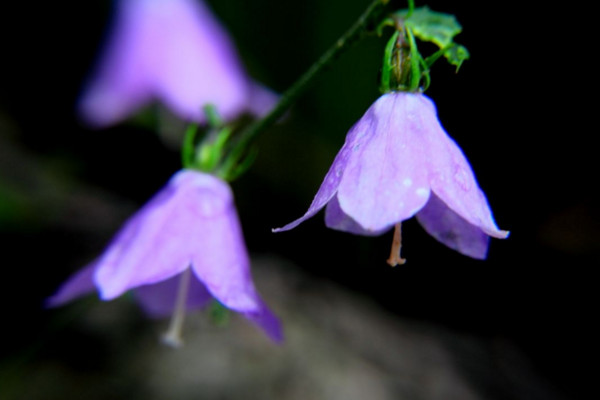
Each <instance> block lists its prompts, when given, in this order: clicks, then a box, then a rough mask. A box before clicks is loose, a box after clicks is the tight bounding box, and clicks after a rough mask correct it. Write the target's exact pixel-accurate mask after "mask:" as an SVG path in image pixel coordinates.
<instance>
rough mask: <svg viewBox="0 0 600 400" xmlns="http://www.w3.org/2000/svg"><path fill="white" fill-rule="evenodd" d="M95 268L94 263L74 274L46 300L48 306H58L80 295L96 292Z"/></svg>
mask: <svg viewBox="0 0 600 400" xmlns="http://www.w3.org/2000/svg"><path fill="white" fill-rule="evenodd" d="M95 270H96V264H95V263H92V264H90V265H88V266H87V267H85V268H83V269H81V270H79V271H78V272H76V273H75V274H73V276H71V277H70V278H69V279H68V280H67V281H66V282H65V283H63V284H62V286H61V287H60V288H59V289H58V290H57V292H56V293H55V294H54V295H53V296H52V297H50V298H48V299H47V300H46V306H48V307H57V306H60V305H63V304H65V303H68V302H69V301H71V300H74V299H76V298H78V297H81V296H84V295H86V294H89V293H91V292H95V291H96V286H95V285H94V280H93V276H94V272H95Z"/></svg>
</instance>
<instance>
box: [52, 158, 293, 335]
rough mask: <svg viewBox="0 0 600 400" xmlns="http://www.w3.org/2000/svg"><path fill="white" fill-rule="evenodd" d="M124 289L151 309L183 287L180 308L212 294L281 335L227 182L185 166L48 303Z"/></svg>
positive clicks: (166, 306)
mask: <svg viewBox="0 0 600 400" xmlns="http://www.w3.org/2000/svg"><path fill="white" fill-rule="evenodd" d="M182 286H184V287H183V288H182ZM130 289H133V290H134V291H135V294H136V297H137V298H138V300H139V301H140V303H141V305H142V307H143V308H144V309H145V310H146V311H147V312H148V313H149V314H151V315H153V316H164V315H166V314H168V313H170V312H172V311H173V310H174V309H175V308H176V303H177V301H176V298H177V296H178V295H179V296H180V297H181V290H183V294H184V295H185V296H184V298H183V299H182V304H179V305H180V306H181V307H184V306H185V308H187V309H193V308H198V307H202V306H205V305H206V304H207V303H208V302H209V301H210V300H212V299H216V300H218V301H219V302H220V303H221V304H222V305H224V306H225V307H227V308H229V309H231V310H234V311H237V312H239V313H241V314H243V315H244V316H245V317H246V318H248V319H249V320H251V321H252V322H254V323H256V324H257V325H258V326H259V327H260V328H262V329H263V330H264V331H265V333H266V334H267V335H268V336H269V337H270V338H271V339H273V340H275V341H280V340H282V333H281V327H280V325H279V321H278V320H277V318H276V317H275V316H274V315H273V313H272V312H271V311H270V310H269V309H268V307H267V306H266V305H265V304H264V302H263V301H262V300H261V298H260V297H259V295H258V293H257V291H256V288H255V286H254V283H253V281H252V277H251V274H250V263H249V258H248V253H247V250H246V247H245V244H244V240H243V236H242V231H241V227H240V224H239V220H238V217H237V213H236V210H235V205H234V202H233V196H232V193H231V189H230V188H229V185H227V183H225V182H224V181H222V180H220V179H219V178H217V177H215V176H212V175H209V174H206V173H202V172H197V171H193V170H185V169H184V170H181V171H179V172H178V173H176V174H175V175H174V176H173V177H172V178H171V180H170V181H169V182H168V184H167V185H166V186H165V187H164V188H163V189H162V190H161V191H160V192H159V193H157V194H156V195H155V196H154V197H153V198H152V199H151V200H150V201H149V202H148V203H147V204H146V205H144V206H143V207H142V208H141V209H140V210H139V211H138V212H137V213H136V214H135V215H134V216H133V217H131V219H129V220H128V221H127V222H126V223H125V225H124V226H123V228H122V229H121V230H120V232H118V233H117V235H116V236H115V238H114V239H113V241H112V243H110V245H109V246H108V247H107V248H106V250H105V251H104V253H103V254H102V255H101V256H100V257H99V258H98V259H97V260H96V261H94V262H93V263H92V264H91V265H89V266H87V267H86V268H84V269H83V270H82V271H80V272H79V273H77V274H75V275H74V276H73V277H72V278H71V279H69V280H68V281H67V282H66V283H65V284H64V285H63V286H62V287H61V288H60V289H59V291H58V292H57V293H56V294H55V295H54V296H53V297H52V298H50V299H49V301H48V303H49V305H51V306H57V305H61V304H64V303H66V302H68V301H70V300H72V299H74V298H76V297H79V296H81V295H84V294H87V293H89V292H92V291H95V290H98V292H99V293H100V297H101V298H102V299H103V300H111V299H114V298H116V297H118V296H120V295H122V294H123V293H125V292H126V291H128V290H130ZM186 293H187V295H186Z"/></svg>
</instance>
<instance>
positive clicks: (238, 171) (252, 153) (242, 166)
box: [222, 146, 258, 182]
mask: <svg viewBox="0 0 600 400" xmlns="http://www.w3.org/2000/svg"><path fill="white" fill-rule="evenodd" d="M256 156H258V147H256V146H253V147H251V148H250V149H248V150H247V151H246V155H245V156H244V158H243V159H242V160H241V161H240V162H239V163H238V164H236V165H233V164H231V163H226V166H225V167H224V170H223V174H222V175H223V179H225V180H226V181H227V182H232V181H234V180H236V179H237V178H238V177H240V176H241V175H242V174H243V173H244V172H246V171H247V170H248V168H250V166H252V164H254V160H256Z"/></svg>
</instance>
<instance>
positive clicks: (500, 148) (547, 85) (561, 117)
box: [0, 0, 600, 398]
mask: <svg viewBox="0 0 600 400" xmlns="http://www.w3.org/2000/svg"><path fill="white" fill-rule="evenodd" d="M13 3H15V4H12V5H3V7H8V9H5V10H4V11H3V12H2V19H4V20H6V21H5V23H2V24H1V25H2V28H0V29H2V32H0V33H1V37H2V38H1V41H2V42H1V43H0V44H1V45H2V53H3V56H2V62H1V64H2V65H1V66H0V68H1V69H0V72H1V74H0V168H1V169H0V247H1V251H2V255H3V257H2V260H3V262H2V271H3V274H2V282H3V286H4V289H3V290H2V291H1V293H0V299H1V300H2V304H3V319H4V321H5V322H4V323H3V328H2V336H3V338H2V346H1V347H0V356H2V357H6V359H9V358H10V357H14V356H15V355H18V354H22V353H24V352H28V351H31V350H32V349H31V348H32V344H31V343H34V342H35V343H37V341H38V340H39V338H40V336H43V335H44V332H46V331H47V330H48V326H51V325H52V322H53V318H54V314H53V312H49V311H45V310H43V309H42V308H41V304H42V302H43V299H44V298H46V297H47V296H48V295H50V294H51V293H52V292H53V291H54V290H55V288H56V287H57V285H59V284H60V283H61V282H62V281H63V280H64V279H65V278H66V277H67V276H68V275H69V274H70V273H71V272H72V271H75V270H76V269H77V268H79V267H80V266H81V265H84V264H85V263H86V262H88V261H89V260H90V259H91V258H93V257H94V255H95V254H98V253H99V252H100V251H101V249H102V248H103V246H104V244H105V243H106V241H107V240H108V239H109V238H110V236H111V234H112V233H113V232H114V230H115V229H116V228H118V226H119V224H120V222H122V221H123V220H124V219H125V218H126V217H127V215H129V214H130V213H131V212H133V211H134V210H135V208H136V207H137V206H139V205H141V204H142V203H143V202H144V201H145V200H146V199H147V198H148V197H149V196H150V195H151V194H152V193H154V192H155V191H157V190H158V189H159V188H160V187H161V186H162V184H163V183H164V182H165V181H166V180H167V179H168V178H169V177H170V175H171V174H172V173H173V172H174V171H176V170H177V169H178V168H179V155H178V153H177V149H176V148H173V147H170V146H168V145H166V144H165V140H164V137H159V136H157V135H156V134H154V133H153V132H152V131H151V130H149V129H146V128H144V126H143V125H140V124H135V123H128V124H123V125H119V126H115V127H112V128H109V129H106V130H102V131H92V130H89V129H87V128H85V127H84V126H82V125H81V124H80V123H79V122H78V121H77V118H76V115H75V112H74V104H75V101H76V99H77V96H78V93H79V91H80V89H81V87H82V83H83V80H84V79H85V77H86V76H87V75H88V73H89V70H90V68H91V66H92V65H93V62H94V60H95V56H96V55H97V53H98V50H99V48H100V45H101V41H102V38H103V33H104V32H105V30H106V29H107V23H108V21H109V17H110V4H108V2H104V1H99V0H95V1H86V2H73V1H69V2H50V3H44V4H36V3H29V2H20V3H19V4H18V5H17V4H16V3H17V2H13ZM210 3H211V5H212V6H213V9H214V11H215V13H216V14H218V15H219V17H220V19H221V20H222V22H223V23H224V25H226V27H227V28H228V29H229V30H230V32H231V35H232V36H233V37H234V39H235V41H236V43H237V45H238V47H239V51H240V53H241V56H242V58H243V59H244V61H245V64H246V67H247V69H248V71H249V73H250V74H251V75H252V76H253V77H254V78H256V79H257V80H258V81H260V82H262V83H264V84H265V85H267V86H269V87H271V88H272V89H274V90H275V91H278V92H282V91H284V90H285V89H286V88H287V87H289V86H290V85H291V84H292V83H293V82H294V80H295V79H296V78H297V77H298V76H299V75H300V74H301V73H302V72H303V71H305V70H306V69H307V68H308V67H309V66H310V65H311V63H312V62H313V61H314V60H316V58H317V57H318V56H319V55H320V54H321V53H322V52H324V51H325V50H326V49H327V47H328V46H329V45H330V44H332V43H334V41H335V40H336V39H337V38H338V37H339V36H340V35H341V34H342V33H343V32H344V31H345V30H346V29H347V28H348V27H349V26H350V24H351V23H352V22H353V21H354V19H355V18H356V17H357V16H358V15H359V14H360V13H361V12H362V11H363V9H364V7H365V6H366V4H367V3H368V2H367V1H366V0H363V1H358V0H357V1H347V0H346V1H344V0H328V1H317V0H305V1H302V2H278V1H269V0H255V1H252V2H247V1H243V0H228V1H220V2H217V1H211V2H210ZM397 4H399V7H403V6H404V5H403V4H402V2H398V3H397ZM419 4H421V2H418V3H417V5H419ZM427 4H428V5H429V6H430V7H431V8H432V9H434V10H437V11H444V12H449V13H453V14H455V15H456V16H457V18H458V20H459V21H460V22H461V24H462V25H463V28H464V32H463V33H462V34H460V35H459V36H458V37H457V41H458V42H459V43H462V44H464V45H465V46H466V47H467V48H468V49H469V50H470V52H471V56H472V57H471V59H470V60H468V61H467V62H465V64H464V65H463V67H462V68H461V71H460V72H459V73H458V74H455V73H454V69H453V68H452V67H450V66H447V65H444V64H443V63H439V65H436V66H435V67H434V69H433V73H432V84H431V87H430V89H429V90H428V91H427V95H428V96H429V97H431V98H432V99H433V100H434V101H435V102H436V104H437V107H438V113H439V118H440V120H441V121H442V123H443V125H444V127H445V128H446V130H447V131H448V133H449V134H450V135H451V136H452V137H453V138H454V139H456V141H457V142H458V143H459V144H460V145H461V147H462V149H463V151H464V152H465V154H466V155H467V157H468V158H469V160H470V162H471V165H472V166H473V169H474V171H475V172H476V174H477V178H478V180H479V183H480V185H481V187H482V189H483V190H484V191H485V193H486V194H487V197H488V200H489V202H490V205H491V207H492V209H493V211H494V215H495V218H496V221H497V223H498V225H499V227H500V228H502V229H507V230H510V231H511V236H510V238H509V239H507V240H504V241H500V240H492V243H491V247H490V253H489V257H488V260H486V261H476V260H471V259H469V258H466V257H464V256H461V255H459V254H457V253H455V252H452V251H451V250H449V249H447V248H446V247H444V246H442V245H440V244H439V243H437V242H436V241H435V240H434V239H432V238H430V237H428V236H427V235H426V234H425V233H424V231H423V230H422V229H421V228H420V226H419V225H418V224H417V223H416V222H415V221H408V222H407V223H406V224H404V229H403V232H404V238H403V239H404V243H403V244H404V249H403V255H404V256H405V257H406V258H407V259H408V263H407V264H406V265H404V266H401V267H397V268H394V269H392V268H390V267H388V266H387V264H385V262H384V261H385V259H386V258H387V256H388V252H389V246H390V243H391V234H386V235H382V236H381V237H376V238H362V237H354V236H351V235H348V234H344V233H340V232H335V231H331V230H328V229H326V228H325V227H324V224H323V217H322V214H319V215H318V216H317V217H315V218H313V219H311V220H310V221H307V222H305V223H304V224H302V225H301V226H300V227H298V228H296V229H295V230H293V231H291V232H287V233H281V234H276V235H275V234H272V233H271V232H270V230H271V228H273V227H278V226H282V225H284V224H286V223H288V222H289V221H291V220H293V219H296V218H297V217H299V216H300V215H302V214H303V213H304V212H305V210H306V209H307V207H308V205H309V204H310V201H311V200H312V197H313V196H314V194H315V193H316V190H317V189H318V187H319V185H320V183H321V179H322V177H323V176H324V174H325V172H326V171H327V169H328V168H329V165H330V163H331V161H332V160H333V157H334V156H335V154H336V152H337V150H338V149H339V147H340V146H341V144H342V143H343V140H344V135H345V133H346V132H347V130H348V129H349V128H350V126H351V125H352V124H353V123H354V122H356V121H357V120H358V118H360V116H361V115H362V113H363V112H364V111H365V110H366V109H367V108H368V106H369V105H370V104H371V103H372V102H373V101H374V100H375V99H376V98H377V96H378V91H377V74H378V69H379V67H380V59H381V54H382V49H383V46H384V44H385V40H382V39H378V38H376V37H370V38H367V39H365V40H364V41H362V42H360V43H358V44H357V45H355V46H354V47H353V48H352V49H350V50H349V51H348V52H347V53H346V54H344V55H343V56H342V57H341V58H340V59H339V60H338V62H337V63H335V64H334V65H333V67H332V68H331V69H329V70H328V71H326V72H325V73H323V74H322V75H321V77H320V78H318V79H317V80H316V81H315V82H314V84H313V86H312V87H311V88H310V89H309V90H308V91H307V93H306V94H305V95H304V96H303V97H302V98H301V99H300V100H299V101H298V103H297V104H296V106H295V107H294V108H293V109H292V112H291V114H290V115H289V116H288V119H287V120H286V121H285V122H283V123H281V124H279V125H278V126H275V127H273V128H272V129H271V130H270V131H269V132H268V133H266V134H265V135H264V136H263V138H262V139H261V143H260V144H261V148H260V153H259V157H258V159H257V161H256V163H255V165H254V166H253V168H252V169H251V170H250V172H249V173H248V174H247V175H245V176H244V177H243V178H242V179H240V180H239V181H236V182H234V183H233V188H234V191H235V193H236V199H237V205H238V209H239V213H240V217H241V219H242V223H243V226H244V231H245V234H246V240H247V244H248V247H249V249H250V250H251V252H253V253H254V254H264V253H276V254H278V255H280V256H282V257H284V258H286V259H289V260H292V261H293V262H295V263H296V264H297V265H298V266H299V267H300V268H301V269H302V270H303V272H305V273H306V274H309V275H310V276H314V277H315V279H316V278H320V279H326V280H331V281H334V282H336V283H338V284H341V285H343V286H345V287H347V288H349V289H351V290H353V291H356V292H359V293H361V294H364V295H367V296H369V297H370V298H372V299H374V300H375V301H376V302H377V303H378V304H379V305H380V306H381V307H382V308H384V309H386V310H389V311H390V312H392V313H394V314H396V315H398V316H399V317H401V318H408V319H412V320H418V321H425V322H431V323H435V324H440V325H442V326H445V327H448V328H450V329H452V330H455V331H458V332H465V333H468V334H472V335H475V336H481V337H501V338H505V339H506V340H509V341H510V342H511V343H514V344H515V345H516V346H517V347H518V348H519V349H520V350H521V351H522V352H523V353H524V354H526V356H527V357H529V358H530V359H531V362H532V363H533V365H534V366H535V368H536V370H537V371H538V372H539V373H540V374H541V375H542V376H544V377H545V378H546V379H548V380H549V381H551V382H552V384H553V385H554V387H555V388H556V390H557V391H558V392H560V393H562V394H563V395H564V396H565V397H568V398H581V396H582V395H583V394H585V393H586V391H587V389H588V388H589V387H590V386H591V382H590V380H591V379H592V370H591V369H586V368H584V364H585V361H586V359H588V358H590V357H591V356H590V352H591V350H592V349H593V348H594V347H595V339H594V338H593V335H592V332H591V330H590V328H591V321H592V319H593V318H594V317H593V315H596V314H595V313H593V310H594V309H596V307H594V306H593V305H592V301H593V298H595V297H596V296H595V295H594V292H593V290H595V285H594V284H593V282H594V281H593V279H592V270H593V267H596V266H597V265H598V261H599V254H600V235H599V227H600V224H599V220H600V219H599V217H598V207H597V201H598V195H597V194H596V193H595V188H594V187H595V184H596V181H597V178H596V171H597V168H596V167H595V163H594V161H593V160H594V159H593V147H592V146H591V145H590V144H589V143H588V142H587V137H588V136H589V135H590V134H591V133H592V132H591V130H592V129H593V128H591V127H590V125H588V124H587V123H586V122H585V121H584V119H585V116H586V114H587V113H588V111H589V109H591V105H590V106H588V105H587V104H588V102H587V101H583V100H582V99H581V98H580V96H579V95H578V94H577V93H576V92H575V91H574V90H572V89H571V88H570V87H568V85H566V84H565V83H566V79H565V75H566V74H567V73H566V72H565V66H566V65H568V62H567V61H565V60H566V56H565V54H566V53H567V51H566V50H565V46H566V43H567V42H566V40H565V37H564V35H562V34H561V33H560V28H559V27H558V26H557V24H556V17H557V16H556V15H554V14H553V13H551V12H550V11H548V10H546V9H545V8H542V7H541V6H538V5H537V4H535V3H531V2H530V3H528V5H526V6H521V8H520V9H517V10H512V11H510V10H508V9H507V7H506V5H505V4H499V3H495V2H478V3H473V2H461V1H456V2H452V3H448V2H445V1H429V2H428V3H427ZM574 86H575V85H574ZM565 88H568V89H569V90H565ZM591 126H594V125H591ZM172 140H175V141H176V140H177V138H174V139H173V138H171V141H172ZM115 204H117V205H118V206H116V205H115ZM282 318H283V320H284V322H285V315H284V316H282Z"/></svg>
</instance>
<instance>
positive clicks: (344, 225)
mask: <svg viewBox="0 0 600 400" xmlns="http://www.w3.org/2000/svg"><path fill="white" fill-rule="evenodd" d="M325 225H326V226H327V227H328V228H331V229H337V230H338V231H344V232H350V233H353V234H355V235H365V236H377V235H381V234H382V233H383V232H385V231H386V230H387V229H388V228H384V229H383V230H381V231H369V230H366V229H365V228H363V227H362V226H360V225H359V224H357V223H356V221H355V220H353V219H352V218H351V217H349V216H348V215H346V213H344V211H342V209H341V208H340V203H339V202H338V199H337V196H334V197H333V199H331V201H330V202H329V203H327V207H326V208H325Z"/></svg>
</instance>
